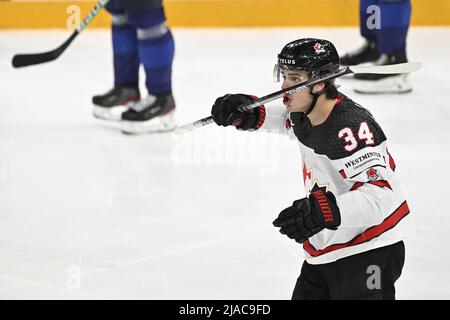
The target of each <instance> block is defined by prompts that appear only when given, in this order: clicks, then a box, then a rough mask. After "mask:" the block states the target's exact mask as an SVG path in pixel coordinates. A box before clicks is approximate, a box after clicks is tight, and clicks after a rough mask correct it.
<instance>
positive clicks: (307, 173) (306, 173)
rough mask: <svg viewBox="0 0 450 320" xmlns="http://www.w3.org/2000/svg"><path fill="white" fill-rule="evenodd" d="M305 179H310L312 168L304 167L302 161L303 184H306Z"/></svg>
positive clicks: (304, 164)
mask: <svg viewBox="0 0 450 320" xmlns="http://www.w3.org/2000/svg"><path fill="white" fill-rule="evenodd" d="M306 179H309V180H312V169H311V170H307V169H306V163H305V162H303V184H304V185H305V186H306Z"/></svg>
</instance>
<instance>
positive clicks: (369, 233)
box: [303, 201, 409, 257]
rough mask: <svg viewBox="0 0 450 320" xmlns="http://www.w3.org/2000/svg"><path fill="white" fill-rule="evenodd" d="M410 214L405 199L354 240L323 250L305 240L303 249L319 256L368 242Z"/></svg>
mask: <svg viewBox="0 0 450 320" xmlns="http://www.w3.org/2000/svg"><path fill="white" fill-rule="evenodd" d="M408 214H409V207H408V204H407V203H406V201H404V202H403V203H402V204H401V205H400V207H398V208H397V209H396V210H395V211H394V212H393V213H392V214H391V215H390V216H389V217H387V218H386V219H384V221H383V222H382V223H380V224H379V225H377V226H374V227H371V228H369V229H367V230H366V231H364V232H363V233H361V234H360V235H358V236H356V237H355V238H353V239H352V240H350V241H349V242H347V243H341V244H333V245H331V246H328V247H326V248H324V249H322V250H317V249H316V248H314V247H313V246H312V244H311V243H309V241H305V242H304V243H303V249H304V250H305V251H306V252H308V253H309V254H310V255H311V256H313V257H317V256H321V255H323V254H326V253H329V252H332V251H336V250H339V249H343V248H348V247H351V246H355V245H358V244H362V243H364V242H368V241H370V240H372V239H374V238H376V237H379V236H380V235H382V234H383V233H384V232H386V231H388V230H390V229H392V228H393V227H395V226H396V225H397V223H399V222H400V220H402V219H403V218H404V217H406V216H407V215H408Z"/></svg>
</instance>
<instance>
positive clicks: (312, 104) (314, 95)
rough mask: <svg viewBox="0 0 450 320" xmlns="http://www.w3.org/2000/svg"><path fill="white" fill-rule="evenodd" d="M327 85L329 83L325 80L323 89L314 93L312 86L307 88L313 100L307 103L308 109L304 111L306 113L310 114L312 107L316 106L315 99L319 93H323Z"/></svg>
mask: <svg viewBox="0 0 450 320" xmlns="http://www.w3.org/2000/svg"><path fill="white" fill-rule="evenodd" d="M329 85H330V83H327V82H325V86H324V87H323V89H322V90H320V91H319V92H316V93H313V87H311V88H310V89H309V94H310V95H311V96H312V97H313V101H312V102H311V104H310V105H309V108H308V110H307V111H306V112H305V114H306V115H308V114H310V113H311V112H312V111H313V109H314V107H315V106H316V103H317V100H318V99H319V97H320V95H322V94H323V93H325V90H326V89H327V87H328V86H329Z"/></svg>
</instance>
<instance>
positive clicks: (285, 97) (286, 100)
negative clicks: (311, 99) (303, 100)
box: [283, 95, 291, 106]
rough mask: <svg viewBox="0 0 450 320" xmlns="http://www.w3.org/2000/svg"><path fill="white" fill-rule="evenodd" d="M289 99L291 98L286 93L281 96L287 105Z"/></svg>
mask: <svg viewBox="0 0 450 320" xmlns="http://www.w3.org/2000/svg"><path fill="white" fill-rule="evenodd" d="M290 101H291V98H290V97H289V96H288V95H285V96H283V104H284V105H285V106H287V105H288V103H289V102H290Z"/></svg>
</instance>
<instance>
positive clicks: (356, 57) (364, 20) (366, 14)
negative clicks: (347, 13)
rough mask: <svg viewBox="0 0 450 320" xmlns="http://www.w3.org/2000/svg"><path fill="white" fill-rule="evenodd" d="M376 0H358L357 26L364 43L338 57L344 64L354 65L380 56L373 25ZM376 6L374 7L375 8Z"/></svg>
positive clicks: (372, 60) (374, 59) (371, 60)
mask: <svg viewBox="0 0 450 320" xmlns="http://www.w3.org/2000/svg"><path fill="white" fill-rule="evenodd" d="M377 5H378V0H360V3H359V26H360V33H361V36H362V37H363V38H364V43H363V44H362V45H361V46H360V47H358V48H356V49H355V50H353V51H350V52H348V53H346V54H344V55H343V56H342V57H340V62H341V64H342V65H345V66H354V65H357V64H361V63H366V62H374V61H376V60H377V59H378V58H379V57H380V53H379V51H378V49H377V30H376V29H375V28H374V27H373V23H372V20H373V19H374V14H376V13H375V11H374V7H373V6H377ZM376 9H377V8H375V10H376Z"/></svg>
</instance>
